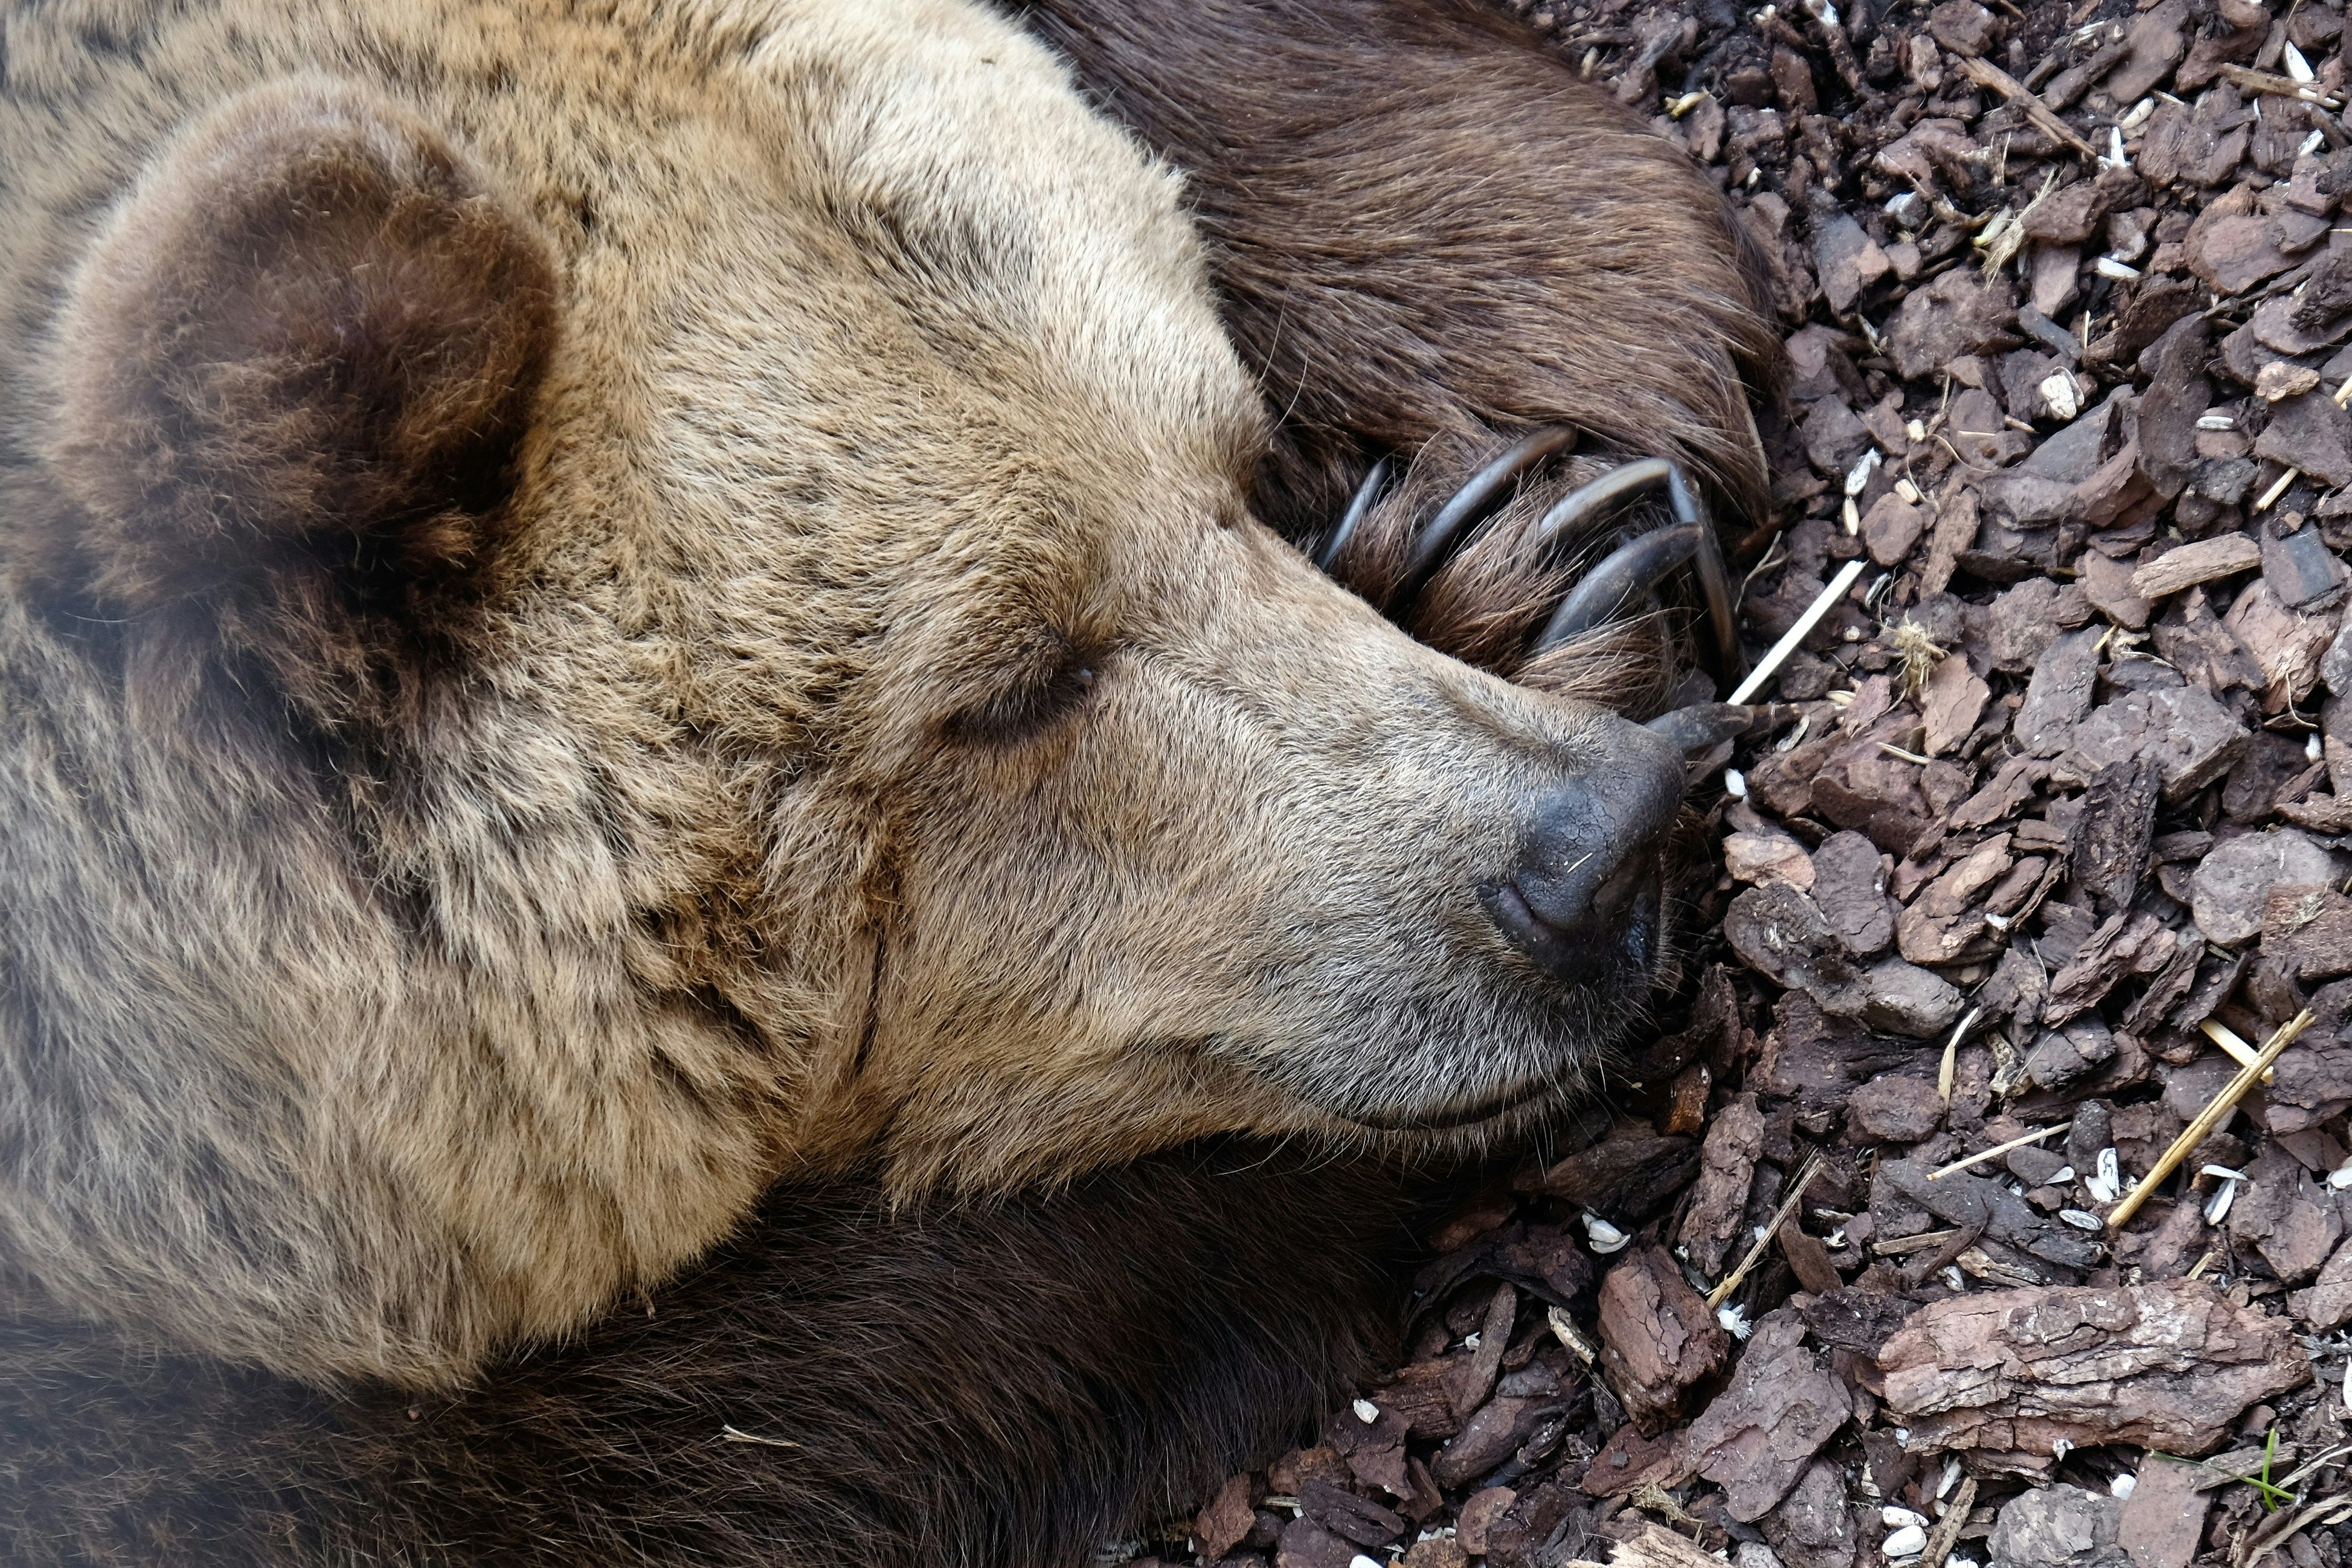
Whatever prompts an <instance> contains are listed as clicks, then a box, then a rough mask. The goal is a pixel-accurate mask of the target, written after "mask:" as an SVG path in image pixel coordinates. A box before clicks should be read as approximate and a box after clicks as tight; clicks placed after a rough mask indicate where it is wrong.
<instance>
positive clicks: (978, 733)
mask: <svg viewBox="0 0 2352 1568" xmlns="http://www.w3.org/2000/svg"><path fill="white" fill-rule="evenodd" d="M1056 643H1057V646H1058V648H1059V657H1057V658H1054V659H1053V660H1052V661H1051V662H1044V661H1041V668H1038V669H1037V670H1036V672H1035V673H1034V675H1033V676H1032V677H1031V678H1030V679H1025V680H1023V681H1022V682H1020V683H1019V684H1017V685H1015V686H1013V687H1012V688H1011V689H1007V690H1005V691H1003V692H1001V693H999V694H998V695H996V696H994V697H992V698H990V699H989V700H987V701H985V702H978V703H974V704H973V705H972V706H971V707H969V708H966V709H964V710H961V711H960V712H958V713H957V714H955V716H954V717H952V718H950V720H949V721H948V726H947V728H948V734H949V735H950V737H951V738H953V739H955V740H958V741H970V742H979V743H982V744H987V745H999V746H1003V745H1011V744H1013V743H1015V742H1021V741H1025V740H1028V739H1031V738H1032V737H1034V736H1035V735H1037V734H1039V733H1041V732H1043V731H1045V730H1048V729H1051V728H1052V727H1053V726H1054V725H1055V724H1056V723H1058V722H1060V721H1062V720H1064V719H1066V718H1068V717H1069V716H1070V715H1071V714H1073V713H1075V712H1076V711H1077V710H1079V709H1080V708H1081V707H1083V706H1085V704H1086V700H1087V698H1088V697H1089V696H1091V695H1092V694H1093V692H1094V689H1095V687H1096V685H1097V682H1099V680H1100V679H1101V678H1102V664H1103V656H1104V654H1105V652H1106V651H1107V650H1105V649H1102V648H1099V647H1078V646H1076V644H1073V643H1069V642H1066V641H1061V640H1060V639H1056Z"/></svg>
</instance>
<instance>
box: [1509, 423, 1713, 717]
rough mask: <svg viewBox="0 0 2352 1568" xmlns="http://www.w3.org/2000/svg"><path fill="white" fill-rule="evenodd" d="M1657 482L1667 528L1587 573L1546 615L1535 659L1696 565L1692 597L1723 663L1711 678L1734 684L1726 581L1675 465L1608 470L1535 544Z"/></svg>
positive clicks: (1543, 527)
mask: <svg viewBox="0 0 2352 1568" xmlns="http://www.w3.org/2000/svg"><path fill="white" fill-rule="evenodd" d="M1662 479H1663V480H1664V482H1665V486H1666V499H1667V501H1668V503H1669V504H1670V505H1671V506H1672V507H1673V509H1674V514H1675V521H1674V523H1673V525H1672V526H1670V527H1666V528H1663V529H1659V530H1657V531H1654V532H1652V533H1647V534H1644V535H1643V536H1642V537H1641V538H1639V539H1636V540H1633V541H1632V542H1629V543H1626V544H1624V545H1622V546H1620V547H1619V548H1618V549H1617V550H1616V551H1615V552H1612V554H1610V555H1609V556H1608V557H1606V558H1605V559H1604V560H1602V562H1601V564H1600V565H1598V566H1596V567H1594V568H1593V569H1592V570H1591V572H1590V573H1588V574H1586V575H1585V578H1584V580H1583V581H1582V582H1580V583H1579V584H1577V585H1576V591H1575V592H1574V593H1572V594H1570V595H1569V596H1568V598H1567V600H1566V601H1565V602H1564V603H1563V604H1561V605H1560V606H1559V609H1557V610H1555V611H1554V612H1552V617H1551V623H1550V625H1549V626H1545V627H1544V631H1543V636H1541V637H1538V638H1537V639H1536V647H1535V651H1536V652H1538V653H1541V652H1543V651H1544V650H1545V649H1547V648H1549V647H1554V646H1556V645H1558V644H1559V643H1562V642H1565V641H1567V640H1568V639H1569V638H1570V637H1578V636H1580V635H1582V634H1583V633H1585V632H1588V631H1591V629H1592V628H1593V627H1594V626H1600V625H1601V624H1602V623H1603V622H1605V621H1607V620H1609V619H1610V618H1611V617H1612V616H1615V615H1616V614H1617V613H1618V612H1619V611H1620V610H1621V609H1622V608H1623V607H1624V605H1625V603H1626V601H1627V600H1628V599H1630V598H1632V597H1633V595H1636V594H1640V593H1643V592H1645V591H1647V590H1648V589H1649V588H1651V587H1652V586H1654V584H1656V583H1657V582H1658V580H1659V579H1660V578H1662V577H1664V575H1665V574H1667V573H1669V572H1671V571H1673V570H1674V569H1675V567H1677V566H1679V565H1681V564H1682V563H1684V562H1685V561H1689V560H1693V559H1696V561H1697V563H1698V582H1699V591H1700V592H1701V593H1702V594H1703V595H1706V614H1707V620H1708V622H1709V623H1710V625H1711V626H1712V627H1713V630H1714V632H1715V646H1716V652H1717V657H1718V658H1720V660H1721V662H1722V668H1721V670H1720V671H1719V672H1718V673H1719V674H1720V675H1721V676H1722V677H1723V678H1724V679H1738V677H1739V675H1740V674H1741V673H1742V670H1743V667H1744V665H1745V660H1744V659H1742V658H1741V657H1740V652H1739V629H1738V625H1737V624H1736V623H1735V621H1734V620H1733V618H1732V610H1731V577H1730V574H1728V573H1727V571H1725V569H1724V564H1723V545H1722V542H1721V541H1719V540H1717V538H1716V536H1715V523H1714V521H1713V520H1712V519H1710V518H1709V517H1708V516H1707V512H1706V503H1705V502H1704V501H1702V500H1699V496H1698V490H1697V489H1696V487H1695V486H1693V485H1692V483H1691V482H1690V479H1688V477H1686V476H1685V474H1684V473H1683V471H1682V469H1681V468H1679V467H1678V466H1677V465H1675V464H1674V463H1672V462H1669V461H1668V460H1667V459H1665V458H1642V459H1641V460H1640V461H1638V462H1633V463H1627V464H1625V465H1624V466H1622V468H1612V469H1611V470H1610V471H1609V472H1607V473H1605V474H1603V475H1601V477H1600V478H1599V479H1595V480H1593V481H1592V482H1591V484H1588V485H1580V486H1579V487H1578V488H1577V489H1572V490H1570V492H1569V493H1568V494H1566V495H1565V496H1562V497H1561V498H1560V499H1559V502H1558V504H1556V505H1555V506H1553V508H1552V509H1551V510H1549V511H1548V512H1546V513H1545V514H1544V517H1543V521H1541V522H1539V523H1538V524H1537V525H1536V532H1537V537H1538V539H1551V538H1555V537H1557V536H1558V535H1559V533H1560V532H1562V531H1566V530H1568V529H1570V528H1572V527H1577V526H1580V525H1581V524H1582V523H1584V522H1585V521H1587V520H1588V519H1590V518H1591V516H1592V515H1593V514H1594V513H1595V512H1598V511H1600V510H1602V509H1603V508H1605V507H1609V506H1612V505H1615V504H1616V503H1618V502H1620V501H1622V500H1625V499H1626V498H1627V497H1628V496H1630V495H1632V494H1633V493H1634V492H1635V491H1637V490H1642V489H1648V488H1649V487H1650V486H1652V485H1654V484H1656V483H1658V482H1659V481H1660V480H1662Z"/></svg>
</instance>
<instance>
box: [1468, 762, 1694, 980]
mask: <svg viewBox="0 0 2352 1568" xmlns="http://www.w3.org/2000/svg"><path fill="white" fill-rule="evenodd" d="M1602 731H1603V732H1602V734H1601V737H1600V738H1599V739H1600V742H1601V745H1600V750H1601V752H1602V759H1601V762H1600V763H1598V764H1597V765H1595V764H1594V763H1591V762H1587V763H1585V764H1584V765H1582V766H1580V767H1578V768H1577V769H1576V770H1575V771H1573V772H1572V773H1568V774H1567V775H1566V776H1564V777H1562V778H1561V779H1559V781H1558V782H1557V783H1555V784H1553V785H1551V786H1550V787H1549V789H1548V790H1546V791H1545V792H1544V793H1543V794H1542V795H1540V796H1539V797H1538V799H1537V801H1536V803H1535V805H1534V806H1533V808H1532V810H1531V811H1530V812H1529V814H1528V824H1527V826H1526V829H1525V832H1524V837H1522V840H1521V844H1520V849H1519V854H1518V858H1517V864H1516V865H1515V866H1514V867H1513V868H1512V869H1511V870H1510V872H1509V873H1508V874H1507V875H1506V876H1503V877H1499V878H1496V879H1491V880H1488V881H1484V882H1481V883H1480V884H1479V886H1478V889H1477V893H1478V902H1479V905H1480V907H1481V908H1482V909H1484V910H1486V917H1487V919H1489V920H1490V921H1493V922H1494V924H1495V927H1496V930H1497V931H1500V932H1501V933H1502V935H1503V938H1504V940H1505V941H1507V942H1509V943H1510V945H1511V946H1512V947H1513V948H1515V949H1517V952H1519V953H1520V954H1521V955H1522V956H1524V957H1526V958H1527V959H1528V960H1529V961H1530V962H1532V963H1535V964H1536V965H1537V966H1538V968H1540V969H1541V970H1543V971H1544V973H1546V974H1547V975H1549V976H1550V977H1551V978H1553V979H1555V980H1558V981H1560V982H1562V983H1564V984H1570V985H1575V986H1587V987H1592V986H1602V985H1606V984H1609V983H1611V982H1612V980H1617V979H1619V978H1620V977H1623V976H1627V975H1641V976H1646V975H1647V974H1648V973H1649V972H1650V969H1651V966H1652V964H1653V963H1654V961H1655V959H1656V957H1657V952H1658V947H1659V942H1660V931H1659V917H1660V905H1661V902H1662V899H1663V891H1662V886H1663V881H1664V846H1665V839H1666V834H1667V831H1668V829H1669V828H1671V827H1672V826H1673V825H1674V820H1675V812H1676V810H1677V809H1678V808H1679V807H1680V805H1681V804H1682V795H1683V764H1682V757H1681V754H1680V753H1679V752H1678V751H1677V750H1676V748H1675V745H1674V744H1673V742H1671V741H1669V740H1668V739H1667V738H1666V737H1664V736H1663V735H1660V734H1658V733H1656V732H1655V731H1651V730H1647V729H1644V728H1643V727H1642V726H1640V725H1636V724H1632V723H1628V722H1626V721H1623V720H1620V719H1612V720H1609V721H1606V723H1605V725H1604V726H1603V727H1602Z"/></svg>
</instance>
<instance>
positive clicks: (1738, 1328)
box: [1715, 1301, 1756, 1340]
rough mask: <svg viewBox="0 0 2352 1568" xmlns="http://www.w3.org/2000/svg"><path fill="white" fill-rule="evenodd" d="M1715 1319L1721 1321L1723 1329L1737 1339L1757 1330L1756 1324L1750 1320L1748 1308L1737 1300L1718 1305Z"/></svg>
mask: <svg viewBox="0 0 2352 1568" xmlns="http://www.w3.org/2000/svg"><path fill="white" fill-rule="evenodd" d="M1715 1321H1717V1322H1718V1323H1721V1324H1722V1325H1723V1331H1724V1332H1725V1333H1727V1334H1729V1335H1730V1336H1731V1337H1732V1338H1733V1339H1735V1340H1744V1339H1746V1338H1747V1337H1748V1335H1750V1334H1752V1333H1754V1332H1755V1331H1756V1326H1755V1325H1754V1324H1753V1323H1750V1322H1749V1321H1748V1310H1747V1309H1746V1308H1744V1307H1742V1306H1740V1305H1739V1304H1738V1302H1737V1301H1732V1302H1727V1303H1726V1304H1725V1305H1723V1306H1720V1307H1717V1309H1716V1310H1715Z"/></svg>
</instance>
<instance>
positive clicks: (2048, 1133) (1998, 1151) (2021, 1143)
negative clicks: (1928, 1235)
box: [1927, 1121, 2074, 1182]
mask: <svg viewBox="0 0 2352 1568" xmlns="http://www.w3.org/2000/svg"><path fill="white" fill-rule="evenodd" d="M2072 1126H2074V1123H2073V1122H2071V1121H2061V1122H2060V1123H2059V1124H2058V1125H2057V1126H2055V1127H2045V1128H2043V1129H2042V1131H2039V1132H2028V1133H2025V1134H2023V1135H2022V1136H2021V1137H2017V1138H2012V1139H2011V1140H2010V1141H2009V1142H2006V1143H1996V1144H1994V1145H1993V1146H1992V1147H1991V1148H1990V1149H1987V1150H1986V1151H1985V1152H1982V1153H1980V1154H1971V1155H1969V1157H1968V1158H1967V1159H1965V1160H1955V1161H1953V1162H1952V1163H1950V1164H1948V1165H1947V1166H1945V1167H1944V1168H1943V1169H1942V1170H1940V1171H1930V1172H1928V1173H1927V1179H1928V1180H1929V1181H1931V1182H1932V1181H1935V1180H1937V1178H1938V1177H1942V1176H1948V1175H1950V1174H1951V1173H1953V1172H1954V1171H1965V1170H1967V1169H1968V1168H1969V1166H1970V1165H1981V1164H1983V1163H1985V1162H1986V1161H1987V1160H1994V1159H1998V1158H2000V1156H2001V1155H2003V1154H2006V1153H2008V1152H2010V1151H2011V1149H2022V1148H2024V1147H2025V1146H2026V1145H2027V1144H2028V1143H2039V1142H2042V1140H2043V1139H2044V1138H2053V1137H2055V1136H2057V1135H2058V1134H2059V1133H2061V1132H2063V1131H2066V1129H2068V1128H2069V1127H2072Z"/></svg>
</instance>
